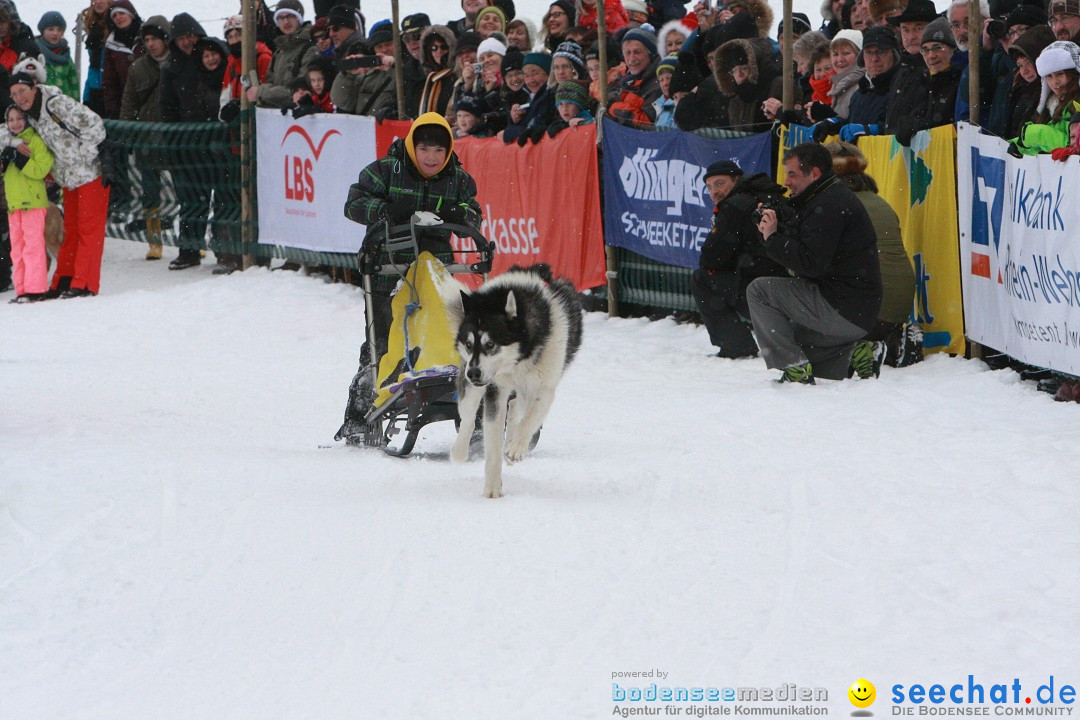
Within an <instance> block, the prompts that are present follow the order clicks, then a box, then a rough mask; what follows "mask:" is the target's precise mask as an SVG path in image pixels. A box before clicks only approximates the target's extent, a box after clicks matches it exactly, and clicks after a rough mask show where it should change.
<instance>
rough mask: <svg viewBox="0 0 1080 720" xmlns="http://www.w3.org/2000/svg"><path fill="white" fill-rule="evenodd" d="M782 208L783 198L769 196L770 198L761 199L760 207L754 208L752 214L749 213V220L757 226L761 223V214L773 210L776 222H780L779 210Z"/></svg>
mask: <svg viewBox="0 0 1080 720" xmlns="http://www.w3.org/2000/svg"><path fill="white" fill-rule="evenodd" d="M783 206H784V198H782V197H779V196H776V195H770V196H768V197H766V198H763V199H762V200H761V207H759V208H754V212H752V213H750V218H751V219H752V220H753V222H754V224H755V225H757V224H758V223H760V222H761V217H762V212H763V211H765V210H773V211H775V212H776V219H777V221H779V220H780V211H781V208H783Z"/></svg>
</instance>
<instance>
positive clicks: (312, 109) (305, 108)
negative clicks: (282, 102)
mask: <svg viewBox="0 0 1080 720" xmlns="http://www.w3.org/2000/svg"><path fill="white" fill-rule="evenodd" d="M317 112H322V111H321V110H320V109H319V106H318V105H315V104H314V103H304V102H300V103H297V105H296V107H294V108H293V111H292V116H293V120H299V119H300V118H302V117H306V116H307V115H314V114H315V113H317Z"/></svg>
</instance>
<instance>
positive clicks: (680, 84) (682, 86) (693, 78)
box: [668, 50, 702, 95]
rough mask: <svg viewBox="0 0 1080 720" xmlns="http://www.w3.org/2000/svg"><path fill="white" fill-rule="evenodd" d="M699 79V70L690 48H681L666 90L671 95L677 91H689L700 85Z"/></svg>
mask: <svg viewBox="0 0 1080 720" xmlns="http://www.w3.org/2000/svg"><path fill="white" fill-rule="evenodd" d="M701 81H702V77H701V72H700V71H699V70H698V68H697V63H696V62H695V61H694V53H693V52H692V51H690V50H683V51H682V52H680V53H679V64H678V66H677V67H676V68H675V72H673V73H672V74H671V85H669V86H668V92H669V93H671V94H672V95H674V94H675V93H677V92H690V91H691V90H693V89H694V88H696V87H697V86H698V85H700V84H701Z"/></svg>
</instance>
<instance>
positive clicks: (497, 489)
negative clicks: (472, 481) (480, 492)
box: [484, 483, 503, 498]
mask: <svg viewBox="0 0 1080 720" xmlns="http://www.w3.org/2000/svg"><path fill="white" fill-rule="evenodd" d="M502 496H503V494H502V483H500V484H498V485H485V486H484V497H486V498H501V497H502Z"/></svg>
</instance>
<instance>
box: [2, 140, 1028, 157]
mask: <svg viewBox="0 0 1080 720" xmlns="http://www.w3.org/2000/svg"><path fill="white" fill-rule="evenodd" d="M910 143H911V141H910V140H909V141H908V144H910ZM1005 152H1007V153H1009V154H1010V155H1012V156H1013V157H1014V158H1022V157H1024V153H1022V152H1020V147H1019V146H1018V145H1017V144H1016V143H1009V146H1008V148H1006V149H1005ZM3 159H4V156H3V155H0V160H3Z"/></svg>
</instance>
